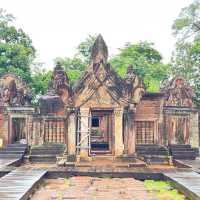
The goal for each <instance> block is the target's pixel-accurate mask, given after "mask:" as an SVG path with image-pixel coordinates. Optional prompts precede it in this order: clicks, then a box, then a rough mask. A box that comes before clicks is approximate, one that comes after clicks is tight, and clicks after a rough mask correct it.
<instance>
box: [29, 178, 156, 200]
mask: <svg viewBox="0 0 200 200" xmlns="http://www.w3.org/2000/svg"><path fill="white" fill-rule="evenodd" d="M48 181H54V183H53V184H54V186H52V184H51V183H50V182H49V183H48ZM57 181H60V182H55V180H47V183H46V186H44V187H43V188H41V189H40V190H39V191H37V192H36V194H35V195H34V196H33V197H32V199H31V200H37V199H38V198H39V199H40V200H57V199H62V200H67V199H75V200H111V199H112V200H153V199H155V198H153V197H152V196H151V195H150V194H149V193H148V192H147V189H146V188H145V186H144V183H143V182H142V181H138V180H135V179H133V178H94V177H80V176H77V177H72V178H70V179H65V180H63V181H61V180H59V179H58V180H57ZM62 185H63V187H62Z"/></svg>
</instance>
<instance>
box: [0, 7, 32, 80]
mask: <svg viewBox="0 0 200 200" xmlns="http://www.w3.org/2000/svg"><path fill="white" fill-rule="evenodd" d="M13 20H14V17H13V16H12V15H11V14H6V12H5V11H4V10H3V9H0V74H2V73H5V72H14V73H16V74H17V75H20V76H21V77H22V78H23V79H25V80H26V81H27V82H28V83H30V82H31V78H30V77H31V70H30V65H31V63H32V61H33V59H34V58H35V48H34V47H33V45H32V41H31V39H30V38H29V36H28V35H27V34H25V33H24V32H23V30H22V29H17V28H16V27H15V26H14V25H12V23H13Z"/></svg>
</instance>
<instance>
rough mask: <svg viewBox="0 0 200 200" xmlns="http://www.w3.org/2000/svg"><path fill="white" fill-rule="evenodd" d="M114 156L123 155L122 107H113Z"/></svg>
mask: <svg viewBox="0 0 200 200" xmlns="http://www.w3.org/2000/svg"><path fill="white" fill-rule="evenodd" d="M114 115H115V116H114V131H115V134H114V135H115V156H121V155H123V150H124V144H123V135H122V134H123V108H115V109H114Z"/></svg>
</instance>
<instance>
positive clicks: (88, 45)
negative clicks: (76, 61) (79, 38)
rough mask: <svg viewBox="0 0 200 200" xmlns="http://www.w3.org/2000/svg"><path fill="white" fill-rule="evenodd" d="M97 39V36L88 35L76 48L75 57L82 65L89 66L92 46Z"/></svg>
mask: <svg viewBox="0 0 200 200" xmlns="http://www.w3.org/2000/svg"><path fill="white" fill-rule="evenodd" d="M96 38H97V34H95V35H88V37H87V38H86V39H85V41H83V42H81V43H80V44H79V45H78V47H77V54H76V56H75V57H78V58H80V59H81V60H82V61H83V62H84V63H86V64H89V62H90V56H91V50H92V46H93V44H94V42H95V40H96Z"/></svg>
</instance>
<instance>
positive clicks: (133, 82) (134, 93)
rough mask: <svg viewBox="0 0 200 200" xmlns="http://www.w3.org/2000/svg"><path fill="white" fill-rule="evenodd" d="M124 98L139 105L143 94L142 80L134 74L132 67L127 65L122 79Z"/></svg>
mask: <svg viewBox="0 0 200 200" xmlns="http://www.w3.org/2000/svg"><path fill="white" fill-rule="evenodd" d="M124 83H125V96H127V98H128V101H129V102H130V103H139V101H140V99H141V98H142V95H143V94H144V92H145V90H144V84H143V82H142V80H140V79H139V78H138V76H137V75H136V74H135V73H134V70H133V66H132V65H129V66H128V68H127V73H126V76H125V78H124Z"/></svg>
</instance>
